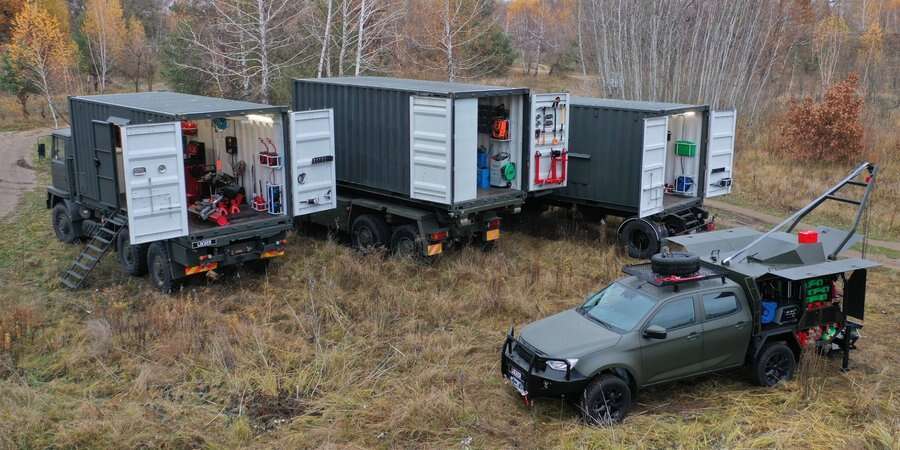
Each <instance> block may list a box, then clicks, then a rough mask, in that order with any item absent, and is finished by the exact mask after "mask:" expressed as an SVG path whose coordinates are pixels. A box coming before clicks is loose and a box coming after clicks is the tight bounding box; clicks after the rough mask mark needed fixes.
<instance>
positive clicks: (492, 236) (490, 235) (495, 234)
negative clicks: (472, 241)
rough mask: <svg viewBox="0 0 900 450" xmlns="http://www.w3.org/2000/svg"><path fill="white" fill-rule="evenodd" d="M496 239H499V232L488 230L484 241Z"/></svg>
mask: <svg viewBox="0 0 900 450" xmlns="http://www.w3.org/2000/svg"><path fill="white" fill-rule="evenodd" d="M497 239H500V230H488V232H487V236H485V240H488V241H496V240H497Z"/></svg>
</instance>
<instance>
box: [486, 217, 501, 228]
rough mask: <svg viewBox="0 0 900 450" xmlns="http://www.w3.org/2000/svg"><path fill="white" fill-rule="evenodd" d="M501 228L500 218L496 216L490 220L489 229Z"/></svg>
mask: <svg viewBox="0 0 900 450" xmlns="http://www.w3.org/2000/svg"><path fill="white" fill-rule="evenodd" d="M499 228H500V218H499V217H495V218H493V219H491V220H490V221H489V222H488V230H496V229H499Z"/></svg>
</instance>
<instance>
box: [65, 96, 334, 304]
mask: <svg viewBox="0 0 900 450" xmlns="http://www.w3.org/2000/svg"><path fill="white" fill-rule="evenodd" d="M69 102H70V111H71V123H72V127H71V137H67V136H66V134H65V133H56V136H58V137H60V138H63V137H64V138H65V139H66V140H67V141H70V142H68V143H67V144H66V145H64V146H63V151H64V152H65V157H64V158H61V159H60V163H59V164H57V165H54V166H52V167H54V171H59V172H60V173H59V174H56V173H54V177H53V179H54V186H51V187H50V188H48V200H47V206H48V208H53V209H54V216H53V217H54V228H55V230H56V231H57V235H58V236H59V237H60V239H62V240H66V241H75V240H78V239H82V238H86V239H89V242H88V245H87V246H86V247H85V252H83V253H82V255H79V257H78V259H77V260H76V261H75V263H74V264H73V266H72V268H70V270H69V271H67V272H66V273H65V274H64V275H63V284H65V285H66V286H69V287H79V286H80V285H81V284H82V282H83V278H84V277H85V276H86V275H87V273H89V272H90V270H92V269H93V267H94V265H95V264H96V262H97V261H98V260H99V259H100V258H101V257H102V256H103V255H104V254H106V253H107V251H108V250H115V251H118V252H119V254H120V262H122V264H123V266H124V267H125V268H126V270H127V271H129V272H131V273H139V272H144V271H146V270H147V269H148V267H147V264H145V263H144V257H145V256H146V257H147V258H148V261H147V263H149V266H150V267H149V270H150V272H151V275H152V276H153V278H154V282H156V283H157V285H160V283H162V285H160V286H159V287H160V288H162V289H163V290H170V289H171V287H172V286H173V285H174V282H175V281H176V280H178V279H180V278H183V277H185V276H187V275H191V274H194V273H200V272H207V271H209V270H212V269H215V268H217V267H225V266H229V265H234V264H243V263H246V262H251V261H257V260H260V259H265V258H267V257H269V256H276V255H280V254H283V252H284V248H283V244H284V237H285V234H286V232H287V231H288V230H289V229H291V228H292V226H293V217H295V216H301V215H306V214H312V213H317V212H321V211H325V210H328V209H332V208H334V207H335V204H336V199H335V190H336V188H335V178H334V151H333V122H332V114H331V111H329V110H319V111H304V112H299V113H288V110H287V108H285V107H279V106H271V105H264V104H257V103H250V102H244V101H236V100H226V99H221V98H211V97H202V96H195V95H187V94H178V93H171V92H145V93H133V94H112V95H93V96H79V97H71V98H70V100H69ZM54 151H55V152H57V153H59V150H54ZM57 179H58V180H59V185H57V183H56V181H57ZM73 181H74V182H73ZM113 240H115V242H113ZM92 248H93V249H94V250H93V252H94V253H93V254H91V253H90V250H91V249H92ZM154 251H155V256H156V257H157V258H158V257H159V256H160V254H161V253H162V256H163V257H164V259H165V260H166V261H167V262H168V261H171V262H172V265H171V266H169V265H166V267H156V268H154V267H153V261H150V260H152V259H153V255H152V254H154ZM145 253H147V255H145Z"/></svg>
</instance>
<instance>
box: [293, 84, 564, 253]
mask: <svg viewBox="0 0 900 450" xmlns="http://www.w3.org/2000/svg"><path fill="white" fill-rule="evenodd" d="M568 103H569V97H568V94H564V93H556V94H531V93H530V91H529V90H528V89H525V88H510V87H500V86H484V85H474V84H462V83H448V82H435V81H420V80H405V79H396V78H382V77H342V78H324V79H300V80H294V96H293V108H294V110H296V111H304V110H315V109H322V108H332V109H333V110H334V112H335V130H336V132H337V134H336V136H335V152H336V155H337V169H336V174H337V189H338V191H337V193H338V208H337V209H336V210H334V211H332V212H331V213H323V214H317V215H314V216H310V217H309V218H308V220H309V221H311V222H315V223H319V224H324V225H328V226H331V227H334V228H337V229H339V230H345V231H349V232H350V236H351V240H352V243H353V246H354V247H357V248H370V247H387V248H389V249H390V250H391V251H393V252H397V253H411V254H415V255H421V256H425V257H427V256H434V255H437V254H440V253H441V252H443V251H444V249H445V248H448V247H452V246H454V245H457V244H462V243H468V242H474V243H478V244H479V245H481V246H483V248H486V249H487V248H492V247H493V245H494V243H495V242H496V240H497V239H498V238H499V237H500V220H501V219H500V217H501V216H500V214H501V213H518V212H519V211H520V210H521V207H522V205H523V203H524V201H525V198H526V197H530V196H540V195H546V194H549V193H551V192H553V191H555V190H558V189H560V188H563V187H565V186H566V184H567V180H568V176H567V172H568V170H567V164H568V156H567V153H568V150H567V149H568V135H569V125H568Z"/></svg>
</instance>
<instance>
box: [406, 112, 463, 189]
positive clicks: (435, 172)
mask: <svg viewBox="0 0 900 450" xmlns="http://www.w3.org/2000/svg"><path fill="white" fill-rule="evenodd" d="M409 111H410V114H409V119H410V133H409V139H410V142H409V152H410V155H409V160H410V173H409V196H410V197H411V198H414V199H417V200H426V201H429V202H435V203H440V204H444V205H449V204H451V203H452V202H453V198H452V195H451V193H452V182H451V177H452V176H453V175H452V174H453V171H452V170H451V169H452V167H451V164H452V160H453V158H452V153H451V152H452V142H451V134H450V133H451V130H452V129H453V127H452V124H451V117H452V114H451V112H452V110H451V101H450V99H449V98H440V97H417V96H412V97H410V99H409Z"/></svg>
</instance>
